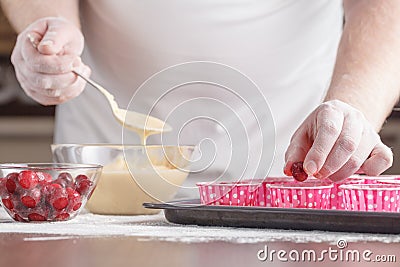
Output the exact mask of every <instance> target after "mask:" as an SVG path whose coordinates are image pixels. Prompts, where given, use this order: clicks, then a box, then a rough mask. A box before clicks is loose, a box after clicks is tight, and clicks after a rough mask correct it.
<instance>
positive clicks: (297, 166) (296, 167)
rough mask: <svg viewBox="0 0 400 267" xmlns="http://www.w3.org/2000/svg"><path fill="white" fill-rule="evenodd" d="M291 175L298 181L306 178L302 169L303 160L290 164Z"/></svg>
mask: <svg viewBox="0 0 400 267" xmlns="http://www.w3.org/2000/svg"><path fill="white" fill-rule="evenodd" d="M292 175H293V178H294V179H296V180H297V181H299V182H303V181H305V180H307V178H308V175H307V173H306V172H305V171H304V169H303V162H295V163H293V164H292Z"/></svg>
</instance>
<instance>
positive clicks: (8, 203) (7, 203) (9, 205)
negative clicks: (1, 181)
mask: <svg viewBox="0 0 400 267" xmlns="http://www.w3.org/2000/svg"><path fill="white" fill-rule="evenodd" d="M2 202H3V205H4V207H6V208H7V209H9V210H12V209H13V208H14V204H13V202H12V200H11V198H3V199H2Z"/></svg>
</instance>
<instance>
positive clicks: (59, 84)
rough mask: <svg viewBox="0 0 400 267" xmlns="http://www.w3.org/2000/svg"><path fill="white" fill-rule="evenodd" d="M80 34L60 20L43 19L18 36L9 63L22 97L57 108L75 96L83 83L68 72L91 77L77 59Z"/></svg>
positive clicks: (82, 41) (81, 49)
mask: <svg viewBox="0 0 400 267" xmlns="http://www.w3.org/2000/svg"><path fill="white" fill-rule="evenodd" d="M83 47H84V39H83V35H82V33H81V31H80V30H79V29H78V28H77V27H76V26H75V25H74V24H72V23H70V22H69V21H67V20H65V19H63V18H53V17H51V18H50V17H49V18H42V19H39V20H37V21H35V22H33V23H32V24H31V25H29V26H28V27H27V28H26V29H25V30H24V31H23V32H21V33H20V34H19V35H18V38H17V42H16V44H15V47H14V50H13V53H12V55H11V61H12V63H13V65H14V68H15V73H16V76H17V79H18V81H19V83H20V84H21V87H22V88H23V89H24V91H25V93H26V94H27V95H28V96H30V97H31V98H33V99H34V100H36V101H37V102H39V103H41V104H43V105H56V104H60V103H63V102H65V101H67V100H70V99H72V98H74V97H76V96H78V95H79V94H80V93H81V92H82V91H83V89H84V87H85V81H84V80H82V79H80V78H78V77H77V76H76V75H75V74H73V73H72V72H71V71H72V70H73V69H76V70H77V71H79V72H81V73H82V74H83V75H85V76H90V72H91V71H90V69H89V67H87V66H85V65H84V64H83V63H82V62H81V59H80V55H81V54H82V51H83Z"/></svg>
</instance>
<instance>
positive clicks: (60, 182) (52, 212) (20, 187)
mask: <svg viewBox="0 0 400 267" xmlns="http://www.w3.org/2000/svg"><path fill="white" fill-rule="evenodd" d="M101 171H102V166H100V165H94V164H65V163H21V164H15V163H12V164H0V198H1V202H2V206H3V207H4V208H5V210H6V211H7V213H8V214H9V215H10V216H11V217H12V218H13V219H14V220H15V221H20V222H43V221H66V220H69V219H72V218H74V217H75V216H76V215H77V214H78V213H79V212H80V211H81V210H82V208H83V207H84V205H85V203H86V201H87V200H88V199H89V198H90V196H91V194H92V192H93V190H94V188H95V187H96V184H97V181H98V177H99V176H100V173H101Z"/></svg>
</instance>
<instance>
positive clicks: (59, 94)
mask: <svg viewBox="0 0 400 267" xmlns="http://www.w3.org/2000/svg"><path fill="white" fill-rule="evenodd" d="M1 3H2V7H3V9H4V11H5V13H6V14H7V16H8V18H9V20H10V21H11V23H12V25H13V26H14V28H15V29H16V30H17V32H18V33H19V35H18V40H17V42H16V45H15V48H14V51H13V54H12V57H11V60H12V63H13V64H14V67H15V72H16V75H17V78H18V80H19V82H20V84H21V87H22V88H23V89H24V90H25V92H26V94H27V95H29V96H30V97H31V98H33V99H34V100H36V101H37V102H39V103H41V104H43V105H58V106H57V111H56V129H55V142H57V143H103V142H104V143H120V142H121V126H120V125H119V124H118V123H117V122H115V120H114V119H113V118H112V115H111V112H110V110H109V109H107V108H106V103H105V100H104V99H102V96H101V95H99V94H98V92H96V91H95V90H84V88H85V86H86V84H85V82H84V81H83V80H82V79H80V78H78V77H77V76H76V75H74V74H73V73H72V72H71V71H72V70H73V69H75V70H76V71H79V72H80V73H82V74H83V75H86V76H89V75H92V77H93V78H94V79H96V80H98V81H100V83H102V84H103V85H104V86H105V87H106V88H108V89H110V90H111V92H112V93H113V94H114V95H115V96H116V100H117V102H118V103H119V104H120V105H121V106H126V105H127V104H128V102H129V99H130V98H131V97H132V94H133V91H132V90H134V89H135V88H138V87H139V86H140V84H141V83H142V82H143V81H145V80H146V79H147V78H148V77H150V76H151V75H152V74H154V73H156V72H158V71H160V70H162V69H164V68H166V67H169V66H171V65H174V64H179V63H182V62H187V61H193V60H207V61H215V62H219V63H222V64H226V65H229V66H232V67H234V68H236V69H238V70H240V71H241V72H243V73H245V74H246V75H247V76H248V77H250V78H251V79H252V80H253V81H254V82H255V83H256V84H257V85H258V86H259V88H260V89H261V91H262V93H263V94H264V96H265V98H266V99H267V100H268V101H269V103H270V107H271V110H272V114H273V116H274V120H275V126H276V133H277V138H276V153H275V154H276V155H275V161H274V163H273V165H272V168H271V175H277V174H281V173H282V169H284V172H285V173H286V174H288V175H290V174H291V166H292V164H293V163H295V162H304V165H303V166H304V170H305V171H306V172H307V173H308V174H309V175H314V176H316V177H317V178H324V177H330V178H331V179H332V180H338V179H342V178H345V177H347V176H349V175H351V174H353V173H355V172H356V171H357V170H361V171H362V172H364V173H366V174H368V175H378V174H380V173H382V172H383V171H385V170H386V169H387V168H389V167H390V166H391V165H392V161H393V156H392V152H391V150H390V149H389V148H388V147H387V146H386V145H384V144H383V143H382V141H381V139H380V137H379V135H378V132H379V130H380V129H381V127H382V125H383V123H384V121H385V119H386V117H387V116H388V114H390V112H391V110H392V108H393V106H394V105H395V103H396V102H397V100H398V97H399V88H400V78H399V77H400V75H399V70H400V61H399V60H398V59H399V58H400V35H399V34H398V33H399V32H400V17H399V16H398V14H399V13H400V2H399V1H397V0H387V1H375V0H365V1H359V0H345V1H343V2H342V1H340V0H334V1H332V0H287V1H282V0H272V1H244V2H243V1H231V0H229V1H228V0H221V1H206V2H204V1H172V2H171V1H168V2H164V1H160V2H157V3H155V2H154V1H153V2H149V1H145V2H142V1H107V0H81V1H78V0H60V1H51V0H31V1H23V0H1ZM343 11H344V13H343ZM343 14H344V16H343ZM343 19H345V24H344V27H343ZM84 37H85V39H84ZM30 38H37V39H38V40H40V43H39V45H38V47H37V48H34V47H33V46H32V44H31V42H30ZM84 48H85V49H84ZM83 51H84V52H83ZM82 53H83V54H82ZM88 66H90V68H89V67H88ZM244 97H246V96H244ZM283 103H284V104H283ZM151 104H153V103H147V102H146V99H143V105H151ZM105 129H106V130H105ZM205 131H208V132H203V133H202V134H206V135H207V136H213V135H214V136H216V135H218V129H213V128H207V129H205ZM194 141H195V140H194ZM285 151H286V152H285Z"/></svg>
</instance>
